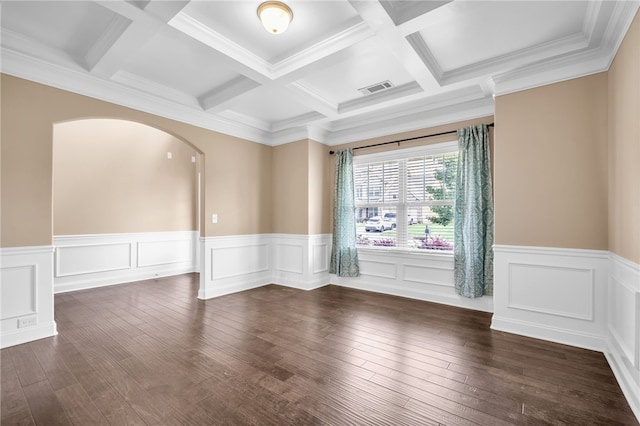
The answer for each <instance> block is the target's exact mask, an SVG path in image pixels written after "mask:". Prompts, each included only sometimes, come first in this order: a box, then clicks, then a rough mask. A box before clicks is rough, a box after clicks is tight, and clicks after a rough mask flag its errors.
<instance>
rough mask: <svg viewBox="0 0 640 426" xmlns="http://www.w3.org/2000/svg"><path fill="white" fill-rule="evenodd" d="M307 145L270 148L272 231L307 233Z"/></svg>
mask: <svg viewBox="0 0 640 426" xmlns="http://www.w3.org/2000/svg"><path fill="white" fill-rule="evenodd" d="M308 156H309V144H308V142H307V140H302V141H297V142H291V143H287V144H284V145H278V146H276V147H274V148H273V209H274V211H273V232H275V233H278V234H307V233H308V226H309V203H308V198H309V163H308Z"/></svg>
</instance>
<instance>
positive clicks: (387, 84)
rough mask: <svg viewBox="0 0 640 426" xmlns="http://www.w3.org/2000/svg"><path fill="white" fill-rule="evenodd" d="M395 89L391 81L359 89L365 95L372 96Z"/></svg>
mask: <svg viewBox="0 0 640 426" xmlns="http://www.w3.org/2000/svg"><path fill="white" fill-rule="evenodd" d="M392 87H393V83H391V82H390V81H389V80H386V81H383V82H381V83H376V84H372V85H371V86H367V87H363V88H362V89H358V90H359V91H360V92H361V93H362V94H363V95H371V94H372V93H377V92H380V91H382V90H387V89H390V88H392Z"/></svg>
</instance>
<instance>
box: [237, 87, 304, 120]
mask: <svg viewBox="0 0 640 426" xmlns="http://www.w3.org/2000/svg"><path fill="white" fill-rule="evenodd" d="M240 101H241V102H239V103H238V105H237V106H234V107H233V108H231V111H233V112H237V113H240V114H243V115H246V116H249V117H252V118H254V119H256V120H260V121H264V122H268V123H277V122H279V121H283V120H289V119H292V118H294V117H298V116H301V115H304V114H307V113H309V112H313V110H312V109H311V108H309V107H306V106H305V105H303V104H301V103H300V102H299V101H298V100H297V99H296V97H295V96H293V95H289V94H288V93H286V92H284V91H282V90H280V89H277V88H275V87H260V88H258V89H255V90H252V91H250V92H248V93H246V94H244V95H241V96H240Z"/></svg>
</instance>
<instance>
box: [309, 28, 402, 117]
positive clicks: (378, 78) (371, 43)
mask: <svg viewBox="0 0 640 426" xmlns="http://www.w3.org/2000/svg"><path fill="white" fill-rule="evenodd" d="M386 80H389V81H390V82H391V83H392V84H393V85H394V86H401V85H403V84H406V83H410V82H412V81H413V80H414V79H413V77H412V76H411V74H409V72H408V71H407V70H406V68H405V67H403V66H402V64H401V63H400V61H399V60H398V58H397V57H396V56H395V55H394V54H393V53H392V52H389V51H387V50H385V49H384V47H381V46H380V45H379V44H378V43H377V42H376V40H375V39H367V40H365V41H363V42H361V43H358V44H357V45H356V46H352V47H351V48H350V54H349V56H348V59H347V60H344V61H342V62H339V63H337V64H335V65H332V66H329V67H327V68H321V69H320V70H318V71H316V72H314V73H312V74H310V75H308V76H306V77H304V78H303V79H300V80H298V83H299V84H301V85H302V86H304V87H305V88H307V89H308V90H310V91H311V92H313V93H315V94H316V95H318V96H320V97H321V98H324V99H325V100H326V101H328V102H330V103H332V104H336V105H337V104H341V103H343V102H346V101H349V100H352V99H355V98H360V97H362V96H363V95H362V93H361V92H360V91H359V90H358V89H360V88H363V87H367V86H370V85H372V84H376V83H380V82H382V81H386Z"/></svg>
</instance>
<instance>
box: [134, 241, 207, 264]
mask: <svg viewBox="0 0 640 426" xmlns="http://www.w3.org/2000/svg"><path fill="white" fill-rule="evenodd" d="M187 237H188V238H184V239H175V240H167V241H140V242H138V247H137V248H138V268H144V267H146V266H158V265H169V264H172V263H185V262H191V263H193V262H194V255H193V254H194V253H193V251H194V249H195V247H194V246H195V244H194V237H193V236H192V235H188V236H187Z"/></svg>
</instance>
